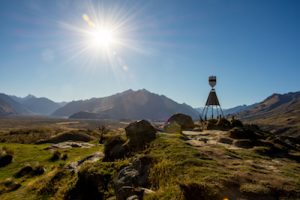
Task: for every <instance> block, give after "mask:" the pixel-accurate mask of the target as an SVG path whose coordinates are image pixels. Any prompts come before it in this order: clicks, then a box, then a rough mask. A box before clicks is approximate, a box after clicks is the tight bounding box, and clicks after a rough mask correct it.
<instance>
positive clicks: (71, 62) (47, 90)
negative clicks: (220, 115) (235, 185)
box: [0, 0, 300, 108]
mask: <svg viewBox="0 0 300 200" xmlns="http://www.w3.org/2000/svg"><path fill="white" fill-rule="evenodd" d="M83 15H88V16H89V18H90V20H91V21H93V22H95V23H96V24H97V22H99V21H101V22H104V23H106V24H109V25H111V26H113V27H116V24H117V25H118V26H117V28H116V29H117V34H118V37H119V38H118V39H119V40H121V41H122V44H116V45H114V46H110V47H109V49H106V50H105V51H104V50H101V51H98V50H95V51H94V52H93V51H92V50H91V48H89V47H88V45H90V44H86V41H85V40H84V39H83V38H85V35H84V34H85V33H84V32H85V30H86V29H89V26H87V24H86V21H84V20H83ZM0 27H1V28H0V92H3V93H7V94H14V95H18V96H25V95H27V94H29V93H30V94H34V95H36V96H45V97H48V98H50V99H52V100H55V101H70V100H77V99H87V98H91V97H103V96H108V95H111V94H114V93H117V92H121V91H124V90H127V89H129V88H131V89H135V90H136V89H142V88H145V89H148V90H150V91H152V92H154V93H158V94H164V95H166V96H168V97H170V98H172V99H174V100H176V101H177V102H180V103H183V102H185V103H187V104H190V105H192V106H194V107H199V106H202V105H203V104H204V103H205V100H206V98H207V95H208V92H209V90H210V88H209V86H208V83H207V78H208V76H209V75H216V76H217V79H218V83H217V86H216V90H217V93H218V95H219V98H220V101H221V104H222V106H223V107H225V108H228V107H232V106H235V105H240V104H252V103H255V102H258V101H261V100H263V99H264V98H266V97H267V96H269V95H271V94H272V93H275V92H276V93H286V92H290V91H299V89H300V81H299V78H300V1H297V0H280V1H279V0H251V1H249V0H195V1H176V0H164V1H161V0H147V1H146V0H145V1H137V0H135V1H134V0H132V1H131V0H126V1H124V0H122V1H121V0H120V1H75V0H72V1H71V0H70V1H64V0H59V1H42V0H41V1H39V0H35V1H30V0H27V1H17V0H2V1H1V6H0ZM87 49H88V50H87Z"/></svg>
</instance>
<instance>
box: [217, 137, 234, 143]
mask: <svg viewBox="0 0 300 200" xmlns="http://www.w3.org/2000/svg"><path fill="white" fill-rule="evenodd" d="M218 142H220V143H224V144H232V143H233V140H232V139H230V138H226V137H221V138H220V139H219V140H218Z"/></svg>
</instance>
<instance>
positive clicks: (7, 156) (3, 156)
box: [0, 147, 14, 167]
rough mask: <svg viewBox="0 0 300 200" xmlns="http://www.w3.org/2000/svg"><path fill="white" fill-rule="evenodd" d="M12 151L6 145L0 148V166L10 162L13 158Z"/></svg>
mask: <svg viewBox="0 0 300 200" xmlns="http://www.w3.org/2000/svg"><path fill="white" fill-rule="evenodd" d="M13 154H14V152H13V151H12V150H10V149H8V148H7V147H2V148H0V167H4V166H6V165H8V164H10V163H11V162H12V160H13Z"/></svg>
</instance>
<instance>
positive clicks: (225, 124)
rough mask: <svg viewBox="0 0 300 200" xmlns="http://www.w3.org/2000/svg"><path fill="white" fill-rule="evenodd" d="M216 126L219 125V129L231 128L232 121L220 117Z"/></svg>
mask: <svg viewBox="0 0 300 200" xmlns="http://www.w3.org/2000/svg"><path fill="white" fill-rule="evenodd" d="M216 126H217V127H218V130H229V129H230V128H231V123H230V121H228V120H227V119H225V118H220V119H218V121H217V124H216Z"/></svg>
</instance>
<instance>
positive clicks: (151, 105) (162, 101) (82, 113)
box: [0, 89, 300, 127]
mask: <svg viewBox="0 0 300 200" xmlns="http://www.w3.org/2000/svg"><path fill="white" fill-rule="evenodd" d="M201 111H202V108H197V109H193V108H192V107H191V106H189V105H187V104H185V103H183V104H179V103H177V102H175V101H173V100H172V99H170V98H168V97H166V96H164V95H158V94H155V93H151V92H149V91H147V90H145V89H143V90H137V91H133V90H127V91H124V92H121V93H117V94H115V95H111V96H108V97H102V98H91V99H87V100H79V101H72V102H68V103H66V102H63V103H58V102H54V101H52V100H50V99H47V98H44V97H41V98H38V97H35V96H33V95H28V96H26V97H23V98H22V97H16V96H9V95H6V94H0V116H7V115H46V116H52V117H64V118H73V119H116V120H120V119H142V118H143V119H149V120H166V119H168V117H169V116H171V115H172V114H174V113H185V114H188V115H190V116H192V117H193V118H194V119H198V118H199V113H201ZM223 111H224V114H225V115H228V114H235V115H236V116H237V117H238V118H240V119H242V120H244V121H248V122H253V123H260V124H276V125H279V126H282V125H295V124H296V125H297V126H298V125H299V127H300V117H299V116H300V92H291V93H287V94H273V95H271V96H269V97H268V98H266V99H265V100H263V101H262V102H259V103H255V104H252V105H241V106H237V107H233V108H230V109H224V110H223Z"/></svg>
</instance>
